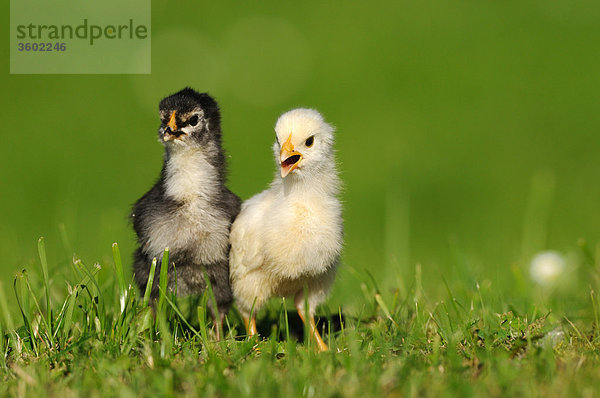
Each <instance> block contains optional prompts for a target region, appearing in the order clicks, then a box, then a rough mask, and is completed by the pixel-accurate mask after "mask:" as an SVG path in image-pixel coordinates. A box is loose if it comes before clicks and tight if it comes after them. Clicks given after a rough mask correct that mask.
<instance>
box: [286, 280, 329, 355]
mask: <svg viewBox="0 0 600 398" xmlns="http://www.w3.org/2000/svg"><path fill="white" fill-rule="evenodd" d="M294 303H295V304H296V310H297V311H298V315H300V319H302V322H303V323H304V327H309V328H310V336H311V337H312V338H313V339H314V340H315V342H316V343H317V347H318V349H319V351H327V350H329V347H327V344H325V342H324V341H323V339H322V338H321V335H320V334H319V330H318V329H317V324H316V323H315V316H314V315H315V310H314V308H313V307H309V309H308V314H307V313H306V307H305V303H304V291H301V292H298V293H297V294H296V297H295V298H294ZM307 318H308V325H307V324H306V321H307Z"/></svg>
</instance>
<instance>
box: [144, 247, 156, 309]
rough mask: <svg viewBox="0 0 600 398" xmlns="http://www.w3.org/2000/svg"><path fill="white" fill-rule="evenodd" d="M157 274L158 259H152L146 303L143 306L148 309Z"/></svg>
mask: <svg viewBox="0 0 600 398" xmlns="http://www.w3.org/2000/svg"><path fill="white" fill-rule="evenodd" d="M155 272H156V257H154V258H153V259H152V264H151V265H150V272H149V273H148V281H147V282H146V291H145V292H144V301H143V304H142V306H143V307H147V306H148V304H149V303H150V293H151V292H152V286H153V285H154V273H155Z"/></svg>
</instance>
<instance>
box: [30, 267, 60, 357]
mask: <svg viewBox="0 0 600 398" xmlns="http://www.w3.org/2000/svg"><path fill="white" fill-rule="evenodd" d="M24 281H25V285H26V286H27V290H28V291H29V294H30V295H31V298H32V299H33V304H35V307H36V308H37V310H38V312H39V313H40V317H41V319H42V323H43V324H44V326H45V328H46V334H47V336H48V338H49V340H50V345H51V346H54V337H53V336H52V330H51V328H50V325H49V324H48V323H47V322H46V318H44V316H43V313H42V308H41V307H40V303H38V301H37V299H36V298H35V293H34V292H33V289H32V288H31V285H30V284H29V278H28V277H27V274H25V278H24Z"/></svg>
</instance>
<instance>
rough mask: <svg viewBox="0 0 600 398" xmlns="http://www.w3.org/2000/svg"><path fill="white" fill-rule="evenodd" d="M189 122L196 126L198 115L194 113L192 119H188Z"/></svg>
mask: <svg viewBox="0 0 600 398" xmlns="http://www.w3.org/2000/svg"><path fill="white" fill-rule="evenodd" d="M188 123H189V124H190V126H195V125H197V124H198V115H194V116H192V117H191V118H190V120H189V121H188Z"/></svg>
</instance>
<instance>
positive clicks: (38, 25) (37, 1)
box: [10, 0, 151, 74]
mask: <svg viewBox="0 0 600 398" xmlns="http://www.w3.org/2000/svg"><path fill="white" fill-rule="evenodd" d="M10 6H11V8H10V46H11V47H10V73H14V74H18V73H27V74H41V73H66V74H75V73H76V74H93V73H103V74H104V73H122V74H147V73H150V55H151V41H150V31H151V29H150V0H128V1H120V2H119V1H116V0H102V1H100V0H92V1H90V0H75V1H73V0H53V1H52V2H48V1H45V0H11V4H10Z"/></svg>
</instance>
